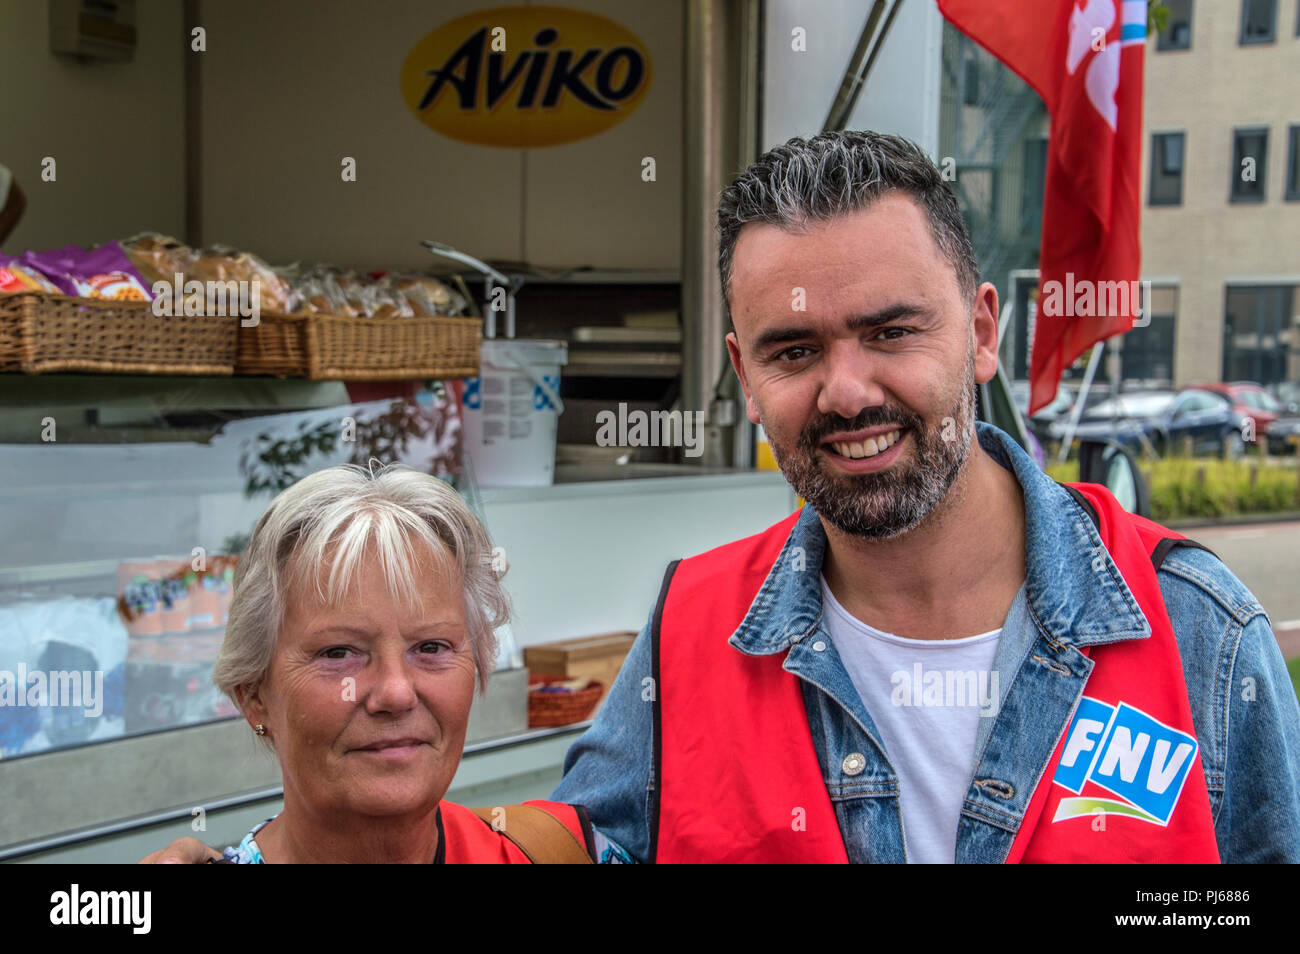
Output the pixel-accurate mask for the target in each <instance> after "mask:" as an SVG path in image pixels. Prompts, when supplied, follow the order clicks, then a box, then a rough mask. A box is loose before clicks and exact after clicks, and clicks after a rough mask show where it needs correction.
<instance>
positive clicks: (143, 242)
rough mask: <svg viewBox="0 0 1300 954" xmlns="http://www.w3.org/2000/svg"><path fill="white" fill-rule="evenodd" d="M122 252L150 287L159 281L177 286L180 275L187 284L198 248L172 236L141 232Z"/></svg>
mask: <svg viewBox="0 0 1300 954" xmlns="http://www.w3.org/2000/svg"><path fill="white" fill-rule="evenodd" d="M122 249H123V250H124V251H125V252H126V257H127V258H129V259H130V260H131V264H132V265H134V266H135V268H136V271H138V272H139V273H140V274H141V275H142V276H143V277H144V279H145V281H147V282H148V283H149V285H150V287H152V286H153V285H155V284H157V283H158V282H166V283H168V284H169V285H170V284H174V283H175V281H176V276H177V275H180V276H181V281H182V282H184V281H185V280H186V278H188V276H189V274H190V271H191V270H192V268H193V262H194V257H195V252H194V249H192V248H190V247H189V246H188V245H186V244H185V243H184V242H180V241H178V240H176V239H174V238H172V237H171V236H170V235H161V234H159V233H158V232H141V233H139V234H138V235H133V236H131V237H130V238H129V239H126V240H125V241H124V242H122Z"/></svg>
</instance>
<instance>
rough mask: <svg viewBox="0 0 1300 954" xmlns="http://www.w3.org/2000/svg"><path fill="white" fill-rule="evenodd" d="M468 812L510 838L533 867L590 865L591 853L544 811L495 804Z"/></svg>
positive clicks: (563, 825) (529, 806)
mask: <svg viewBox="0 0 1300 954" xmlns="http://www.w3.org/2000/svg"><path fill="white" fill-rule="evenodd" d="M470 811H472V812H473V813H474V814H475V815H477V816H478V817H479V818H481V819H482V820H483V823H484V824H485V825H487V826H488V827H489V828H491V829H492V830H493V831H495V832H497V833H498V834H500V835H504V836H505V837H506V838H508V839H510V841H512V842H513V843H514V845H515V847H516V848H518V849H519V850H520V851H522V852H523V853H524V855H526V856H527V858H528V860H529V861H531V862H532V863H533V864H535V865H589V864H592V863H593V862H592V858H591V854H590V853H589V852H588V850H587V848H586V847H585V846H584V845H583V844H582V843H581V842H579V841H578V839H577V838H575V837H574V835H573V832H572V831H570V830H569V826H568V825H566V824H564V822H562V821H560V819H558V818H556V817H555V816H554V815H552V814H551V813H550V812H548V811H545V810H544V809H541V808H537V807H535V806H533V805H496V806H494V807H492V808H471V809H470ZM579 815H580V816H581V813H579ZM583 827H584V828H585V827H586V826H585V825H584V826H583Z"/></svg>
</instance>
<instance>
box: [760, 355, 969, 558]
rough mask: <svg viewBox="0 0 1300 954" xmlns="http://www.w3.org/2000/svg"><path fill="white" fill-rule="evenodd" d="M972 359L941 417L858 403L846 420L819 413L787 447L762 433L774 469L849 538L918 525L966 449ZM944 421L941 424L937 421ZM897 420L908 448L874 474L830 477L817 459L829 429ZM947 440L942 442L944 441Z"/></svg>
mask: <svg viewBox="0 0 1300 954" xmlns="http://www.w3.org/2000/svg"><path fill="white" fill-rule="evenodd" d="M974 392H975V356H974V353H973V352H972V353H971V354H969V355H968V357H967V361H966V369H965V373H964V375H963V378H962V386H961V390H960V392H959V393H958V396H957V403H956V404H955V405H954V406H953V408H952V410H951V411H950V412H949V413H948V415H947V416H946V417H944V418H941V419H940V420H939V421H938V422H937V423H935V424H933V425H930V426H927V424H926V422H925V421H924V420H923V419H922V418H921V417H920V416H919V415H917V414H915V413H914V412H912V411H910V410H908V409H906V408H904V407H902V406H900V405H882V406H880V407H870V408H864V409H863V410H862V412H861V413H860V414H858V416H857V417H855V418H853V419H852V420H849V419H847V418H843V417H840V416H839V415H831V416H828V417H822V418H819V419H818V420H816V421H813V422H812V423H811V424H809V425H808V427H806V428H805V429H804V431H803V433H802V434H801V435H800V437H799V443H798V446H797V447H796V448H795V449H794V450H793V451H789V452H787V448H785V447H778V446H777V443H776V442H775V441H773V440H772V435H771V434H770V433H769V434H768V439H769V441H770V442H771V446H772V454H773V456H775V457H776V462H777V466H779V467H780V468H781V473H783V474H784V475H785V479H786V480H787V481H789V483H790V486H792V487H793V488H794V489H795V490H796V491H797V492H798V493H799V495H800V496H801V497H803V498H804V499H805V500H807V501H808V503H810V504H812V507H813V509H814V510H816V511H817V513H818V515H819V516H821V517H823V518H824V519H826V520H828V521H830V523H831V525H832V526H834V527H836V528H838V529H839V530H841V531H843V532H844V533H847V534H851V535H853V536H856V537H865V538H868V539H872V540H886V539H889V538H890V537H897V536H899V535H901V534H904V533H907V532H908V531H909V530H912V529H914V528H916V527H917V526H919V525H920V523H921V521H923V520H924V519H925V518H926V517H927V516H929V514H930V513H931V511H933V510H934V508H935V507H936V506H938V505H939V504H940V503H941V502H942V501H943V500H944V498H946V497H947V496H948V491H949V490H950V489H951V488H952V485H953V482H954V481H955V480H956V479H957V475H958V473H960V471H961V467H962V464H963V463H964V462H965V460H966V453H967V451H968V450H969V449H970V442H971V436H972V434H973V432H974V409H975V400H974ZM945 422H947V423H945ZM885 424H898V425H899V426H900V429H906V430H905V434H903V435H900V438H899V439H900V440H904V439H910V440H911V442H912V452H911V454H910V455H907V448H901V450H902V451H903V454H904V456H902V457H900V459H899V460H898V461H895V462H894V463H893V464H892V465H891V466H889V467H888V468H886V469H885V470H883V471H880V472H878V473H874V474H834V473H831V472H830V471H829V469H828V467H827V466H826V463H825V461H824V460H823V459H822V452H821V450H820V447H821V443H822V441H823V440H824V439H825V438H826V437H827V436H828V435H830V434H834V433H837V432H844V431H860V430H863V429H865V428H868V427H879V426H881V425H885ZM945 437H946V438H947V440H945V439H944V438H945Z"/></svg>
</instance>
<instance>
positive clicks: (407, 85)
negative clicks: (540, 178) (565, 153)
mask: <svg viewBox="0 0 1300 954" xmlns="http://www.w3.org/2000/svg"><path fill="white" fill-rule="evenodd" d="M649 88H650V54H649V52H647V50H646V48H645V46H644V45H642V43H641V41H640V40H639V39H637V37H636V36H635V35H634V34H632V33H631V32H630V31H628V30H627V29H626V28H624V27H623V26H621V25H619V24H617V23H615V22H614V21H613V20H608V19H606V18H605V17H601V16H596V15H595V14H592V13H586V12H585V11H582V10H569V9H566V8H564V7H497V8H495V9H492V10H483V11H480V12H478V13H471V14H469V15H468V16H463V17H460V18H458V19H456V20H452V21H450V22H448V23H444V24H443V25H442V26H440V27H438V29H436V30H434V31H433V32H432V33H430V34H429V35H428V36H426V37H425V38H424V39H422V40H420V42H419V43H417V44H415V46H414V47H413V48H412V49H411V52H410V54H409V55H408V56H407V57H406V62H405V63H404V64H402V97H403V98H404V99H405V100H406V104H407V105H408V106H410V107H411V110H412V112H414V113H415V115H416V116H417V117H418V118H419V120H420V122H422V123H424V124H425V125H426V126H428V127H430V128H431V129H434V130H437V131H438V132H440V133H442V134H443V135H445V136H450V137H451V138H452V139H459V140H460V141H461V142H471V143H477V144H479V145H484V146H506V147H509V148H514V149H518V148H530V147H533V146H557V145H560V144H561V143H566V142H573V141H574V140H577V139H585V138H587V137H588V136H594V135H596V134H597V133H601V132H604V131H605V130H606V129H609V128H610V127H611V126H615V125H617V124H618V123H620V122H622V121H623V120H624V119H626V118H627V117H628V116H630V115H631V114H632V112H633V111H634V110H635V109H636V108H637V107H638V106H640V105H641V101H642V100H643V99H645V95H646V91H647V90H648V89H649Z"/></svg>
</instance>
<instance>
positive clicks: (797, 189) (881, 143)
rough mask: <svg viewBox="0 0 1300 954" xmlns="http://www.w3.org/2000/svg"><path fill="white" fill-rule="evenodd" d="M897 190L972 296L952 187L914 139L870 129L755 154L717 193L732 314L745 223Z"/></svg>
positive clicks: (971, 273) (795, 225)
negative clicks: (920, 212)
mask: <svg viewBox="0 0 1300 954" xmlns="http://www.w3.org/2000/svg"><path fill="white" fill-rule="evenodd" d="M890 192H902V193H905V194H907V195H910V196H912V197H913V198H914V199H916V200H917V202H918V203H920V205H921V208H922V209H924V210H925V214H926V218H927V219H928V220H929V222H930V232H931V234H932V235H933V236H934V240H935V243H936V244H937V245H938V246H939V250H940V251H941V252H942V253H943V254H944V257H945V258H947V259H948V261H949V262H950V263H951V264H952V267H953V269H954V270H955V271H956V273H957V283H958V285H959V287H960V288H961V290H962V294H963V295H965V296H966V298H967V299H974V297H975V290H976V288H977V287H978V286H979V268H978V266H977V265H976V264H975V252H974V249H973V248H972V247H971V241H970V235H969V233H967V231H966V222H965V220H964V219H963V218H962V214H961V208H960V207H959V206H958V204H957V197H956V195H954V194H953V191H952V188H951V187H950V186H949V185H948V183H947V182H945V181H944V178H943V176H942V174H941V173H940V172H939V169H938V167H937V166H936V165H935V164H934V162H933V161H932V160H931V159H930V157H929V156H927V155H926V154H925V153H924V152H922V151H921V150H920V149H919V148H918V147H917V146H916V144H915V143H912V142H909V141H908V140H906V139H903V138H901V137H899V136H887V135H884V134H882V133H874V132H847V131H846V132H827V133H822V134H821V135H819V136H814V137H813V138H812V139H799V138H795V139H791V140H790V141H789V142H787V143H786V144H785V145H783V146H777V147H776V148H775V149H772V150H769V151H768V152H766V153H764V154H763V155H762V156H760V157H759V158H758V160H757V161H756V162H755V163H754V164H753V165H752V166H750V167H749V168H748V169H746V170H745V171H744V172H742V173H741V174H740V175H739V176H737V177H736V178H735V180H734V181H732V183H731V185H729V186H727V188H726V189H724V190H723V192H722V199H721V201H720V202H719V203H718V234H719V243H718V271H719V273H720V274H721V277H722V298H723V300H724V301H725V302H726V305H727V314H728V316H730V314H731V271H732V256H733V255H734V254H735V251H736V239H737V238H738V237H739V235H740V230H741V229H742V228H743V227H744V226H746V225H748V224H749V223H751V222H766V223H769V224H771V225H776V226H779V227H781V228H783V229H791V230H794V229H799V228H802V227H804V226H806V225H807V224H808V223H810V222H817V221H823V222H824V221H827V220H830V219H834V218H837V217H838V216H841V215H846V214H848V213H850V212H856V211H858V210H860V209H864V208H866V207H867V206H869V205H870V204H871V203H872V202H874V201H875V200H876V199H878V198H880V197H881V196H882V195H886V194H888V193H890Z"/></svg>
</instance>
